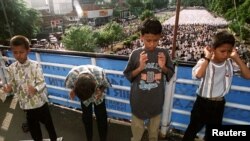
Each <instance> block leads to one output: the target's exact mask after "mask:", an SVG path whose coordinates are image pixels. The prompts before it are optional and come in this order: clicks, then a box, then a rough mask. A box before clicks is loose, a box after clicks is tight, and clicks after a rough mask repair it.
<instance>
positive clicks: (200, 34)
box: [115, 24, 250, 67]
mask: <svg viewBox="0 0 250 141" xmlns="http://www.w3.org/2000/svg"><path fill="white" fill-rule="evenodd" d="M224 29H226V27H225V26H218V25H216V26H214V25H196V24H192V25H179V26H178V32H177V33H178V34H177V41H176V48H175V55H174V56H175V58H176V59H177V60H181V61H190V62H197V61H198V60H199V59H200V58H202V57H203V56H204V51H203V49H204V47H206V46H210V45H211V37H212V36H213V35H214V34H215V33H217V32H218V31H220V30H224ZM173 37H174V26H173V25H163V35H162V38H161V39H160V41H159V46H160V47H164V48H167V49H168V50H169V54H170V55H171V56H172V51H173V48H172V46H173V44H172V41H173ZM143 45H144V44H143V42H142V41H141V39H137V40H135V41H133V42H132V43H131V45H130V46H126V45H124V46H123V47H122V48H118V49H117V50H116V51H115V54H118V55H130V54H131V52H132V51H133V50H134V49H136V48H138V47H141V46H143ZM236 49H237V51H238V53H239V54H240V56H241V58H242V59H243V61H244V62H245V63H246V64H248V66H249V63H250V56H249V51H248V49H247V45H245V44H242V43H239V42H237V43H236ZM249 67H250V66H249Z"/></svg>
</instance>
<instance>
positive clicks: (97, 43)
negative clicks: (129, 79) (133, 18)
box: [62, 22, 124, 52]
mask: <svg viewBox="0 0 250 141" xmlns="http://www.w3.org/2000/svg"><path fill="white" fill-rule="evenodd" d="M123 37H124V33H123V28H122V26H121V25H119V24H118V23H116V22H110V23H108V24H106V25H105V26H103V27H101V28H100V29H96V30H94V29H93V28H92V27H90V26H86V25H84V26H79V27H71V28H69V29H68V30H66V32H65V35H64V36H63V39H62V42H63V43H64V45H65V47H66V48H67V49H68V50H75V51H84V52H95V50H96V49H98V47H105V46H108V45H110V44H111V45H112V44H113V43H114V42H116V41H119V40H121V39H123Z"/></svg>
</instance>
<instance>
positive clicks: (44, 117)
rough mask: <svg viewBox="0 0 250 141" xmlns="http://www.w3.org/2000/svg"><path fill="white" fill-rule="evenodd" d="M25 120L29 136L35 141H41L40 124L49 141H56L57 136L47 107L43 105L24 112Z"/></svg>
mask: <svg viewBox="0 0 250 141" xmlns="http://www.w3.org/2000/svg"><path fill="white" fill-rule="evenodd" d="M26 118H27V122H28V126H29V130H30V134H31V136H32V138H33V140H35V141H42V140H43V137H42V131H41V127H40V122H41V123H43V124H44V125H45V127H46V129H47V131H48V133H49V138H50V140H51V141H56V139H57V135H56V132H55V128H54V125H53V122H52V118H51V115H50V111H49V106H48V104H47V103H45V104H44V105H43V106H42V107H40V108H36V109H31V110H26Z"/></svg>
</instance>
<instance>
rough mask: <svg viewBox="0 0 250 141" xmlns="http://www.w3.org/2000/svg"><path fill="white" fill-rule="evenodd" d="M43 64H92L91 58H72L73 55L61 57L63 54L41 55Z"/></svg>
mask: <svg viewBox="0 0 250 141" xmlns="http://www.w3.org/2000/svg"><path fill="white" fill-rule="evenodd" d="M40 56H41V61H42V62H50V63H58V64H70V65H75V66H78V65H83V64H91V58H90V57H83V56H72V55H61V54H48V53H41V54H40Z"/></svg>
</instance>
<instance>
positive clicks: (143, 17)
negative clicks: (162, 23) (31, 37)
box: [140, 10, 155, 21]
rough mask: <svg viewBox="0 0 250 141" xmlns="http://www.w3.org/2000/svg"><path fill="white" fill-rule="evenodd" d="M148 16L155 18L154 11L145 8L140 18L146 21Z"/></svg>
mask: <svg viewBox="0 0 250 141" xmlns="http://www.w3.org/2000/svg"><path fill="white" fill-rule="evenodd" d="M148 18H155V14H154V12H153V11H150V10H145V11H144V12H143V13H142V14H141V15H140V20H141V21H144V20H145V19H148Z"/></svg>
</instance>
